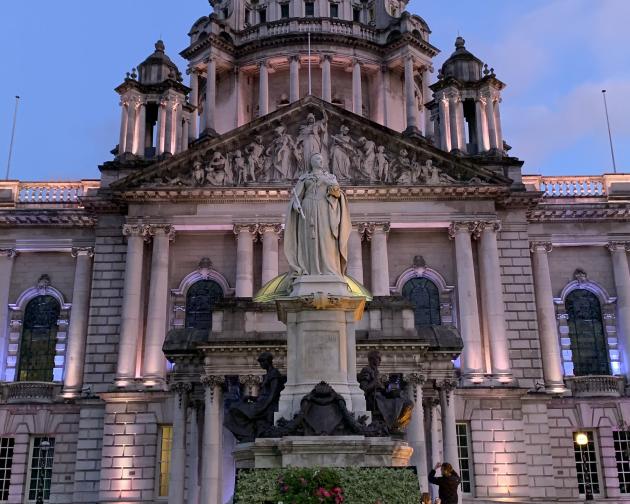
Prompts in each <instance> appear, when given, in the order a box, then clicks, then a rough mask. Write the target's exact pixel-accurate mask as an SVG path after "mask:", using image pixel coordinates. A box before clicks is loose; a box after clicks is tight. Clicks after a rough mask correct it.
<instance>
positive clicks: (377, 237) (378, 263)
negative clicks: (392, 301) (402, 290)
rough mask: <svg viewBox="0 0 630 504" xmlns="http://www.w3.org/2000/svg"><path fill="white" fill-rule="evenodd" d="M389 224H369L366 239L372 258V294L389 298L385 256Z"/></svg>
mask: <svg viewBox="0 0 630 504" xmlns="http://www.w3.org/2000/svg"><path fill="white" fill-rule="evenodd" d="M388 232H389V223H370V224H369V225H368V227H367V229H366V237H367V239H368V241H369V242H370V253H371V256H372V294H374V295H375V296H389V295H390V292H389V263H388V260H389V259H388V255H387V233H388Z"/></svg>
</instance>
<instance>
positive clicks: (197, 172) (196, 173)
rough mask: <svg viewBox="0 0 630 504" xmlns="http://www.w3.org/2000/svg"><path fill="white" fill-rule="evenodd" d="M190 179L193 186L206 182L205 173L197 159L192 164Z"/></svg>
mask: <svg viewBox="0 0 630 504" xmlns="http://www.w3.org/2000/svg"><path fill="white" fill-rule="evenodd" d="M192 177H193V182H194V184H195V185H203V183H204V182H205V181H206V171H205V170H204V169H203V166H202V164H201V161H199V160H198V159H197V160H195V162H194V163H193V171H192Z"/></svg>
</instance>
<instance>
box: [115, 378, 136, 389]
mask: <svg viewBox="0 0 630 504" xmlns="http://www.w3.org/2000/svg"><path fill="white" fill-rule="evenodd" d="M114 387H115V388H118V389H129V388H134V389H135V388H137V384H136V378H135V377H134V376H117V377H116V378H114Z"/></svg>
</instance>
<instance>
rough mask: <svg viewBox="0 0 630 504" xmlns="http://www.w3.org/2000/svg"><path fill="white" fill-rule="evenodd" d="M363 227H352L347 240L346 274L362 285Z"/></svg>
mask: <svg viewBox="0 0 630 504" xmlns="http://www.w3.org/2000/svg"><path fill="white" fill-rule="evenodd" d="M363 233H364V226H363V225H362V224H360V225H358V226H352V231H351V232H350V238H349V240H348V267H347V274H348V275H349V276H351V277H352V278H354V279H355V280H356V281H357V282H359V283H363V247H362V244H361V242H362V238H363Z"/></svg>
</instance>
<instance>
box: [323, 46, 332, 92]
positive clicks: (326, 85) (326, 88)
mask: <svg viewBox="0 0 630 504" xmlns="http://www.w3.org/2000/svg"><path fill="white" fill-rule="evenodd" d="M331 61H332V56H331V55H330V54H324V56H323V58H322V100H324V101H327V102H331V101H332V82H331V78H330V62H331Z"/></svg>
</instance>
